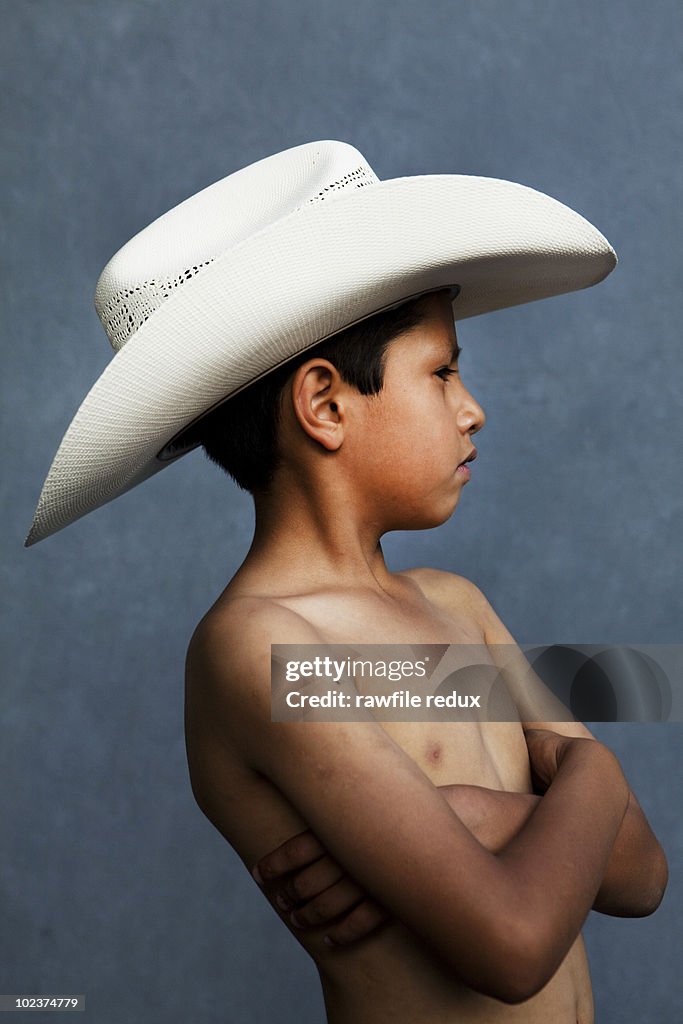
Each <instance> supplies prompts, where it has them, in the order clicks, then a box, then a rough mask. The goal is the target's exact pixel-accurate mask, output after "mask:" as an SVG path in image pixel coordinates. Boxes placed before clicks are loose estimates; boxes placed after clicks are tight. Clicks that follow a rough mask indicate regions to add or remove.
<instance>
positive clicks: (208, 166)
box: [0, 0, 683, 1024]
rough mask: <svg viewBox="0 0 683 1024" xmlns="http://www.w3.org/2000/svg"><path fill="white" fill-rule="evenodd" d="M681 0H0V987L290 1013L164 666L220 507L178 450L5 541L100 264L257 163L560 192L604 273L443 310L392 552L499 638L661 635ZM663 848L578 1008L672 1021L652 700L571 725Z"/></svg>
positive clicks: (674, 754)
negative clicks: (457, 481) (589, 723)
mask: <svg viewBox="0 0 683 1024" xmlns="http://www.w3.org/2000/svg"><path fill="white" fill-rule="evenodd" d="M681 18H682V15H681V7H680V5H679V4H678V3H677V2H676V0H658V2H657V3H656V4H654V5H653V4H649V5H647V4H646V5H643V4H641V3H639V2H636V0H619V2H617V0H605V2H600V3H596V2H594V0H578V2H574V3H564V2H560V0H524V2H520V0H497V2H495V0H471V2H462V0H423V2H421V3H419V4H418V3H417V2H416V0H391V2H377V3H372V2H370V3H365V2H360V0H347V2H346V3H344V4H341V3H337V2H334V3H332V2H330V0H291V2H289V3H276V2H274V0H265V2H260V3H248V2H246V0H240V2H233V3H224V2H219V0H195V2H178V0H137V2H132V0H117V2H113V0H110V2H104V0H42V2H36V0H4V2H2V3H0V24H1V25H2V33H1V36H2V43H1V44H0V45H1V47H2V52H1V55H0V56H1V66H0V74H1V76H2V82H1V86H2V87H1V90H0V104H1V109H2V146H1V148H0V152H1V160H2V185H3V189H2V236H1V237H2V246H1V248H0V260H2V302H1V304H0V316H2V335H1V337H0V344H1V345H2V355H3V373H2V390H3V396H2V397H3V423H2V440H3V460H2V463H3V465H2V501H3V528H2V548H3V557H2V565H3V570H4V583H3V598H4V604H5V610H4V614H3V634H2V642H3V669H4V671H3V684H2V691H1V694H2V696H1V701H2V705H1V706H2V722H1V732H0V776H1V783H0V793H1V794H2V815H1V825H0V855H1V867H0V887H1V890H0V899H1V901H2V904H1V907H0V992H2V993H15V992H17V993H18V992H48V991H55V990H56V991H58V992H61V993H67V992H83V993H85V994H86V996H87V1000H88V1011H87V1012H88V1015H89V1016H88V1019H89V1020H91V1021H95V1022H97V1024H100V1022H102V1024H105V1022H106V1024H108V1022H117V1024H118V1022H121V1021H127V1022H138V1021H139V1022H144V1024H172V1022H178V1024H180V1022H185V1021H190V1020H191V1021H196V1022H200V1024H214V1022H219V1021H220V1022H230V1024H247V1022H248V1024H258V1022H268V1024H271V1022H276V1021H281V1022H283V1024H284V1022H294V1021H296V1022H298V1024H304V1022H310V1024H314V1022H319V1021H321V1020H322V1016H323V1010H322V1000H321V997H320V993H319V991H318V987H317V976H316V974H315V971H314V968H313V966H312V964H311V963H310V961H309V960H308V958H307V957H306V955H305V954H304V953H303V952H302V951H301V950H300V948H299V947H298V946H297V944H296V943H295V942H294V940H293V939H292V938H291V937H290V936H289V934H288V933H287V932H286V930H285V929H284V927H282V926H281V925H280V924H279V923H278V922H277V921H276V919H275V917H274V915H273V913H272V911H271V910H270V908H269V907H268V906H267V905H266V904H265V902H264V901H263V899H262V897H261V895H260V893H259V892H258V891H257V890H256V888H255V886H254V885H253V883H252V881H251V880H250V879H249V877H248V876H247V875H246V873H245V872H244V870H243V868H242V865H241V862H239V861H238V859H237V857H236V856H235V855H234V854H233V852H232V851H231V850H230V848H229V847H228V846H227V845H226V844H225V843H224V841H223V840H222V839H221V838H220V836H219V835H218V834H217V833H216V832H215V831H214V830H213V829H212V827H211V826H210V825H209V824H208V823H207V822H206V821H205V820H204V819H203V818H202V817H201V815H200V813H199V811H198V810H197V809H196V807H195V806H194V804H193V801H192V798H191V794H190V791H189V785H188V780H187V775H186V767H185V761H184V748H183V737H182V664H183V656H184V651H185V647H186V643H187V640H188V638H189V636H190V634H191V631H192V629H193V626H194V624H195V622H196V621H197V619H198V618H199V617H200V615H201V614H202V613H203V611H204V610H205V609H206V608H207V607H208V606H209V604H210V603H211V602H212V601H213V600H214V598H215V596H216V595H217V594H218V592H219V591H220V590H221V589H222V587H223V586H224V585H225V583H226V581H227V580H228V579H229V577H230V575H231V574H232V572H233V571H234V570H235V568H236V567H237V566H238V565H239V563H240V560H241V559H242V557H243V555H244V553H245V551H246V549H247V546H248V543H249V540H250V526H251V522H252V518H251V510H250V503H249V500H248V498H247V497H245V496H244V495H243V494H242V493H239V492H238V491H237V490H236V488H235V487H233V486H232V485H231V484H230V483H229V482H228V481H227V480H225V479H223V478H221V476H220V475H219V473H218V472H217V471H216V470H214V469H213V468H212V467H211V466H210V465H209V464H208V463H207V462H205V461H204V459H203V458H202V456H201V455H200V454H198V453H195V454H194V455H192V456H189V457H188V458H186V459H184V460H181V462H180V463H178V464H176V465H174V466H173V467H171V468H169V469H168V470H167V471H166V472H164V473H161V474H160V475H158V476H157V477H155V478H154V479H152V480H150V481H148V482H147V483H146V484H145V485H143V486H142V487H140V488H138V489H137V490H135V491H133V492H131V493H129V494H127V495H125V496H124V497H123V498H121V499H119V500H118V501H116V502H115V503H113V504H111V505H109V506H108V507H105V508H103V509H101V510H99V511H97V512H95V513H94V514H92V515H91V516H89V517H87V518H86V519H84V520H81V521H80V522H79V523H77V524H75V525H73V526H71V527H69V528H68V529H67V530H66V531H64V532H63V533H61V534H59V535H57V536H55V537H52V538H50V539H48V540H47V541H45V542H43V543H42V544H40V545H38V546H37V547H34V548H32V549H30V550H29V551H26V550H24V549H23V548H22V546H21V545H22V541H23V538H24V536H25V533H26V531H27V529H28V526H29V523H30V519H31V514H32V511H33V506H34V503H35V501H36V499H37V496H38V492H39V489H40V485H41V483H42V480H43V477H44V475H45V473H46V471H47V469H48V466H49V463H50V460H51V458H52V455H53V454H54V451H55V449H56V447H57V443H58V441H59V440H60V438H61V436H62V434H63V432H64V430H65V428H66V426H67V424H68V422H69V421H70V419H71V417H72V415H73V413H74V411H75V409H76V407H77V406H78V404H79V402H80V401H81V399H82V397H83V396H84V395H85V393H86V391H87V390H88V388H89V387H90V385H91V384H92V382H93V381H94V379H95V378H96V377H97V375H98V374H99V373H100V372H101V370H102V369H103V368H104V366H105V365H106V363H107V361H108V359H109V350H108V344H107V341H106V339H105V336H104V334H103V333H102V330H101V327H100V325H99V322H98V320H97V318H96V315H95V313H94V310H93V306H92V295H93V290H94V285H95V281H96V278H97V276H98V274H99V271H100V269H101V268H102V267H103V266H104V264H105V263H106V262H107V260H108V259H109V257H110V256H111V255H112V254H113V253H114V251H115V250H116V249H117V248H118V247H119V246H120V245H122V244H123V243H124V242H125V241H126V240H127V239H128V238H129V237H130V236H131V235H132V234H134V233H135V232H136V231H138V230H140V229H141V228H142V227H144V226H145V225H146V224H147V223H149V222H150V221H151V220H152V219H153V218H154V217H156V216H158V215H159V214H161V213H162V212H164V211H165V210H167V209H168V208H169V207H171V206H172V205H174V204H176V203H178V202H179V201H181V200H182V199H184V198H185V197H186V196H188V195H190V194H191V193H193V192H195V191H197V190H198V189H200V188H202V187H204V186H205V185H207V184H209V183H211V182H213V181H215V180H217V179H218V178H221V177H223V176H224V175H226V174H227V173H229V172H230V171H233V170H235V169H237V168H238V167H240V166H243V165H245V164H247V163H249V162H251V161H253V160H256V159H259V158H261V157H263V156H266V155H268V154H269V153H272V152H275V151H276V150H279V149H284V148H287V147H289V146H293V145H298V144H300V143H303V142H308V141H311V140H314V139H318V138H335V139H341V140H344V141H348V142H351V143H352V144H354V145H355V146H357V147H358V148H359V149H360V150H361V151H362V152H363V153H364V154H365V155H366V157H367V158H368V160H369V162H370V164H371V165H372V166H373V167H374V169H375V171H376V172H377V173H378V174H379V175H380V177H396V176H400V175H405V174H421V173H450V172H461V173H468V174H482V175H489V176H493V177H503V178H510V179H513V180H517V181H521V182H524V183H525V184H528V185H531V186H534V187H536V188H538V189H541V190H542V191H547V192H549V193H551V194H552V195H554V196H556V197H557V198H558V199H560V200H562V201H564V202H566V203H568V204H569V205H570V206H572V207H574V208H575V209H577V210H578V211H580V212H581V213H583V214H584V215H585V216H586V217H587V218H588V219H589V220H592V221H593V222H594V223H595V224H597V226H598V227H599V228H600V229H601V230H602V231H603V232H604V233H605V234H606V235H607V237H608V238H609V239H610V241H611V242H612V243H613V245H614V246H615V248H616V250H617V252H618V254H619V257H620V264H619V267H618V268H617V270H616V271H615V273H614V274H613V275H612V276H611V277H610V278H609V279H608V280H607V281H606V282H605V283H604V284H602V285H600V286H599V287H597V288H594V289H590V290H588V291H585V292H581V293H578V294H575V295H569V296H565V297H561V298H556V299H551V300H547V301H545V302H541V303H537V304H536V305H532V306H528V307H521V308H518V309H513V310H509V311H506V312H500V313H496V314H493V315H491V316H489V317H485V318H482V319H479V320H472V321H468V322H466V323H464V324H463V325H462V328H461V332H460V340H461V343H462V345H463V348H464V352H465V355H464V357H463V360H462V367H463V372H464V375H465V378H466V381H467V383H468V384H469V386H470V388H471V390H472V391H473V392H474V393H475V394H476V395H477V397H478V398H479V399H480V401H481V403H482V404H483V405H484V407H485V409H486V412H487V414H488V422H487V425H486V427H485V430H484V431H482V433H481V434H480V435H479V437H478V438H477V444H478V447H479V450H480V457H479V460H478V461H477V464H476V466H475V467H474V471H473V479H472V481H471V482H470V484H469V485H468V487H467V488H466V491H465V493H464V497H463V500H462V502H461V505H460V506H459V508H458V509H457V512H456V514H455V516H454V517H453V519H452V521H451V522H449V523H447V524H446V525H444V526H442V527H441V528H440V529H438V530H434V531H432V532H428V533H422V534H401V535H393V536H391V537H389V538H387V540H386V544H385V551H386V554H387V557H388V560H389V562H390V564H391V565H392V566H393V567H395V568H400V567H404V566H406V565H417V564H426V565H433V566H439V567H442V568H447V569H451V570H453V571H456V572H458V573H462V574H464V575H466V576H468V577H470V578H472V579H474V580H475V581H476V582H477V583H478V584H479V585H480V586H481V587H482V588H483V590H484V591H485V592H486V593H487V595H488V596H489V598H490V599H491V601H492V602H493V604H494V605H495V607H496V608H497V609H498V611H499V613H500V614H501V616H502V617H503V619H504V620H505V621H506V623H507V624H508V626H509V628H510V629H511V630H512V632H513V633H514V634H515V635H516V637H517V638H518V639H519V640H520V641H522V642H527V643H532V642H533V643H536V642H538V643H548V642H555V641H567V642H571V641H576V642H579V643H601V642H614V643H628V642H629V641H633V642H635V643H641V644H644V643H653V644H654V643H680V642H683V629H682V627H681V622H682V612H683V601H682V596H681V594H682V590H681V583H680V580H681V568H682V566H681V536H682V535H683V490H682V487H681V437H682V436H683V430H682V426H683V423H682V420H683V417H682V416H681V402H680V391H681V377H682V375H681V355H680V337H681V333H680V316H681V308H682V303H681V280H682V277H683V275H682V273H681V271H682V267H681V247H680V238H681V227H682V225H681V207H682V202H681V200H682V196H681V191H682V190H681V178H680V167H681V166H683V159H682V156H683V154H682V153H681V149H682V147H681V120H680V110H681V107H682V100H683V97H682V95H681V92H682V90H681V81H682V73H681V61H680V50H681V41H682V39H683V26H682V23H681ZM599 735H600V736H601V737H602V738H604V739H605V740H606V742H608V743H610V744H611V745H612V746H613V747H614V749H615V750H616V751H617V752H618V754H619V755H620V756H622V758H623V763H624V765H625V768H626V771H627V774H628V775H629V777H630V778H631V780H632V782H633V784H634V786H635V788H636V791H637V792H638V794H639V795H640V797H641V800H642V803H643V804H644V805H645V808H646V810H647V812H648V814H649V816H650V818H651V820H652V822H653V823H654V825H655V828H656V829H657V831H658V832H659V834H660V835H661V837H662V839H663V841H664V843H665V846H666V847H667V850H668V852H669V855H670V860H671V864H672V867H673V868H674V878H673V880H672V884H671V888H670V891H669V894H668V897H667V900H666V902H665V904H664V905H663V907H662V908H661V910H660V911H659V912H658V913H657V914H656V915H655V916H654V917H652V918H650V919H648V920H645V921H619V920H615V919H608V918H599V917H597V916H596V915H593V919H591V920H590V923H589V925H588V930H587V938H588V945H589V948H590V952H591V954H592V964H593V978H594V983H595V989H596V1001H597V1005H598V1010H599V1015H598V1017H599V1020H601V1021H605V1022H621V1021H624V1022H626V1021H638V1022H639V1024H645V1022H652V1024H668V1022H669V1021H673V1020H674V1019H678V1012H679V1011H680V1006H681V1001H682V993H681V987H680V976H681V972H680V964H679V963H678V961H677V958H676V956H675V948H674V947H675V944H676V942H678V945H679V949H680V938H681V934H680V923H679V922H680V919H681V900H680V894H681V887H680V879H679V877H678V874H676V872H677V871H680V856H679V851H680V839H681V826H680V815H679V813H678V806H677V805H679V804H680V779H681V746H682V745H681V738H682V737H681V728H680V726H655V725H653V726H647V727H645V726H637V725H629V726H611V727H603V728H601V729H600V730H599Z"/></svg>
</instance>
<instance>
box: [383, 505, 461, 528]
mask: <svg viewBox="0 0 683 1024" xmlns="http://www.w3.org/2000/svg"><path fill="white" fill-rule="evenodd" d="M457 505H458V502H457V501H451V502H450V503H449V504H448V505H445V504H444V505H442V506H441V507H440V508H430V509H420V510H419V512H416V511H413V512H412V513H411V514H410V515H406V516H405V517H401V519H399V520H397V523H396V524H392V525H391V526H390V528H389V529H390V530H434V529H435V528H436V527H437V526H443V524H444V523H447V522H448V520H449V519H450V518H451V516H452V515H453V513H454V512H455V510H456V508H457Z"/></svg>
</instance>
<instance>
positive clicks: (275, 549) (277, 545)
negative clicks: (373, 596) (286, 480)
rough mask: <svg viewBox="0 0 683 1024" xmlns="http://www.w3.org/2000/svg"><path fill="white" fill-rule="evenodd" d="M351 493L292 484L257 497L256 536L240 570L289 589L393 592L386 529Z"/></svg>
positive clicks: (251, 576) (299, 590)
mask: <svg viewBox="0 0 683 1024" xmlns="http://www.w3.org/2000/svg"><path fill="white" fill-rule="evenodd" d="M349 498H350V496H349V495H344V494H338V493H334V489H332V491H331V492H328V493H321V492H320V491H319V490H318V491H316V493H315V495H312V494H311V493H308V494H306V493H303V492H302V490H301V489H299V488H296V487H295V488H291V489H289V491H288V493H287V494H284V493H282V492H278V493H277V494H275V495H273V496H272V497H271V496H269V497H255V498H254V507H255V514H256V522H255V528H254V537H253V540H252V543H251V547H250V549H249V552H248V554H247V557H246V559H245V561H244V564H243V566H242V569H241V570H240V574H241V575H244V574H247V575H248V576H249V577H250V578H253V579H254V581H256V580H257V579H258V580H261V579H263V580H264V581H265V580H268V581H269V582H270V584H271V585H272V587H273V588H274V589H275V590H278V589H280V587H281V586H285V587H286V588H287V591H288V592H293V593H294V592H301V591H307V590H310V589H317V588H326V587H330V586H333V587H335V588H338V587H369V588H371V589H373V590H375V591H377V593H384V594H387V593H391V592H392V590H393V591H394V592H395V591H396V589H397V587H396V580H395V577H394V575H393V573H391V572H390V571H389V569H388V568H387V566H386V564H385V561H384V553H383V551H382V545H381V542H380V537H381V536H382V533H384V532H385V531H384V530H383V529H382V527H381V524H380V523H378V522H374V523H373V522H371V521H370V519H371V517H370V516H369V515H367V513H366V514H365V515H364V514H362V512H361V511H360V510H359V506H358V503H357V502H354V501H350V500H349Z"/></svg>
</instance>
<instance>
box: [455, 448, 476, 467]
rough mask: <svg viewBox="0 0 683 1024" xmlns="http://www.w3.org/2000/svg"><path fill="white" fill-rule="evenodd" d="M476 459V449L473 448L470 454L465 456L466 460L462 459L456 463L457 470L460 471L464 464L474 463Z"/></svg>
mask: <svg viewBox="0 0 683 1024" xmlns="http://www.w3.org/2000/svg"><path fill="white" fill-rule="evenodd" d="M476 457H477V449H476V448H473V449H472V451H471V452H470V454H469V455H468V456H467V458H466V459H463V460H462V462H460V463H458V469H460V467H461V466H464V465H465V463H466V462H474V460H475V459H476Z"/></svg>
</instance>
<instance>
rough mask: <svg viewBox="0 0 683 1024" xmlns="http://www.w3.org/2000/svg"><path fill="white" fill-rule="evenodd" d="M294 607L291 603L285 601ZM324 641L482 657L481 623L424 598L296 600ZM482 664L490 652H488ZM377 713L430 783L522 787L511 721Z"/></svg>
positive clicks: (523, 771)
mask: <svg viewBox="0 0 683 1024" xmlns="http://www.w3.org/2000/svg"><path fill="white" fill-rule="evenodd" d="M293 607H294V606H293ZM295 610H298V611H300V612H301V613H302V614H305V616H306V618H307V619H308V621H309V622H311V623H312V624H313V625H314V626H315V627H316V628H317V630H318V632H319V634H320V635H321V637H322V640H323V642H324V643H330V644H353V645H354V646H355V645H396V647H397V650H398V649H400V650H401V651H403V652H405V650H406V648H407V647H410V648H411V649H412V652H413V653H414V655H415V657H419V655H420V653H421V652H422V653H424V650H426V649H427V648H426V647H425V649H424V650H422V645H449V646H450V645H458V649H459V651H460V652H462V653H463V656H464V657H467V658H469V657H471V658H472V659H473V661H474V659H476V661H477V663H480V662H481V660H482V659H484V660H486V659H487V654H486V651H487V648H486V642H485V638H484V634H483V630H482V627H481V625H480V624H479V623H478V622H477V621H476V620H475V619H474V618H472V617H471V616H468V615H467V614H465V613H460V614H453V613H452V612H449V613H446V612H445V611H443V610H442V609H440V608H438V607H436V606H435V605H434V604H433V603H431V602H425V603H424V605H418V606H417V607H415V606H413V607H410V608H400V607H397V608H390V609H385V608H382V607H378V606H377V605H373V604H370V603H368V604H367V605H364V604H363V602H343V601H339V600H336V601H335V600H333V599H331V600H330V601H329V603H328V604H327V605H326V602H325V601H321V600H320V599H318V601H317V602H316V604H315V605H311V606H308V607H305V606H304V607H301V606H300V607H298V608H295ZM488 661H489V663H490V664H492V662H491V659H490V658H488ZM438 717H439V716H437V715H434V718H433V719H432V720H427V721H419V720H412V721H408V720H404V721H388V720H382V719H381V717H380V716H379V715H378V716H377V718H378V722H379V724H380V725H381V726H382V728H383V729H384V730H385V731H386V732H387V733H388V734H389V735H390V736H391V737H392V739H393V740H394V741H395V742H396V743H397V744H398V745H399V746H400V747H401V748H402V749H403V750H404V751H405V753H406V754H408V756H409V757H410V758H411V759H412V760H413V761H415V763H416V764H418V765H419V767H420V768H421V769H422V771H423V772H424V773H425V774H426V775H427V776H428V778H429V779H430V780H431V781H432V782H433V783H434V785H436V786H445V785H453V784H456V783H457V784H467V785H477V786H486V787H489V788H493V789H505V790H510V791H516V792H530V778H529V766H528V754H527V748H526V743H525V742H524V737H523V734H522V729H521V726H520V725H519V723H518V722H486V721H478V722H472V721H469V722H468V721H461V722H459V721H453V720H448V721H444V720H441V721H439V720H438Z"/></svg>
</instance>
